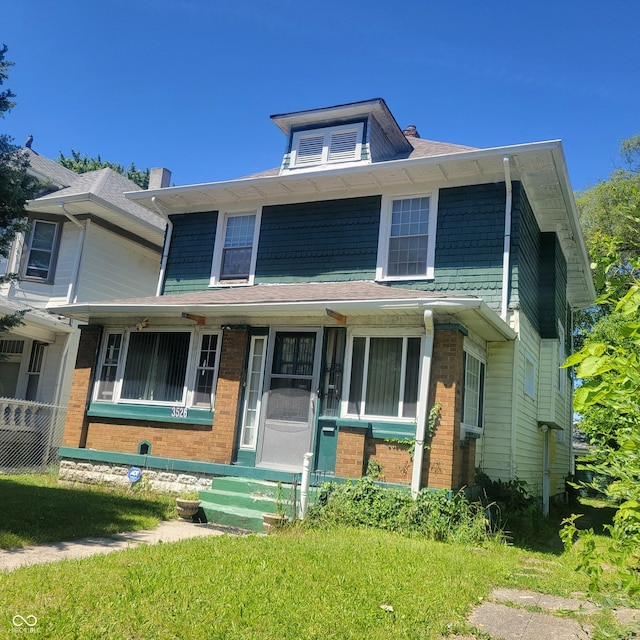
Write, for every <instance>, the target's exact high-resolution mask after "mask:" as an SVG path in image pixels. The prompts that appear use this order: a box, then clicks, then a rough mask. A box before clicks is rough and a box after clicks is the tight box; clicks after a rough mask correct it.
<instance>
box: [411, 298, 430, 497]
mask: <svg viewBox="0 0 640 640" xmlns="http://www.w3.org/2000/svg"><path fill="white" fill-rule="evenodd" d="M424 330H425V340H424V348H423V350H422V366H421V367H420V385H419V386H418V388H419V389H420V397H419V398H418V406H417V411H416V415H417V420H416V444H415V447H414V450H413V470H412V473H411V495H412V496H413V497H414V498H415V497H416V496H417V495H418V491H420V479H421V477H422V460H423V458H424V436H425V432H426V429H427V414H428V411H427V408H428V406H429V386H430V383H431V357H432V355H433V311H431V310H430V309H425V311H424Z"/></svg>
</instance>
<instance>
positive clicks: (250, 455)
mask: <svg viewBox="0 0 640 640" xmlns="http://www.w3.org/2000/svg"><path fill="white" fill-rule="evenodd" d="M235 464H239V465H242V466H245V467H255V466H256V452H255V451H248V450H247V449H238V452H237V454H236V461H235Z"/></svg>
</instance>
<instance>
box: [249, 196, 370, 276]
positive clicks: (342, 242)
mask: <svg viewBox="0 0 640 640" xmlns="http://www.w3.org/2000/svg"><path fill="white" fill-rule="evenodd" d="M380 202H381V199H380V197H379V196H371V197H366V198H347V199H343V200H323V201H320V202H306V203H302V204H291V205H276V206H270V207H264V208H263V209H262V226H261V230H260V241H259V244H258V255H257V261H256V272H255V282H256V284H264V283H276V282H283V283H286V282H320V281H345V280H373V279H374V277H375V270H376V259H377V251H378V232H379V227H380Z"/></svg>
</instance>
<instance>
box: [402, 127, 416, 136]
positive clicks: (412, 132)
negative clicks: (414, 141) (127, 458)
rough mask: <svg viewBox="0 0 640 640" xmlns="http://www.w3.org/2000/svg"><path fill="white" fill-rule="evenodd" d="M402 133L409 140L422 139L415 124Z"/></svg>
mask: <svg viewBox="0 0 640 640" xmlns="http://www.w3.org/2000/svg"><path fill="white" fill-rule="evenodd" d="M402 133H404V135H405V136H406V137H407V138H419V137H420V134H419V133H418V130H417V129H416V125H415V124H410V125H409V126H407V128H406V129H405V130H404V131H403V132H402Z"/></svg>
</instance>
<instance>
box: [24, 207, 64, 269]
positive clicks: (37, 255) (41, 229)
mask: <svg viewBox="0 0 640 640" xmlns="http://www.w3.org/2000/svg"><path fill="white" fill-rule="evenodd" d="M58 227H59V225H58V223H56V222H47V221H45V220H34V221H33V222H32V223H31V231H30V233H29V238H28V241H27V246H26V254H25V255H26V257H25V261H24V276H25V277H26V278H37V279H38V280H47V281H51V280H52V279H53V266H54V265H53V263H54V256H55V249H56V242H57V240H58Z"/></svg>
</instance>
